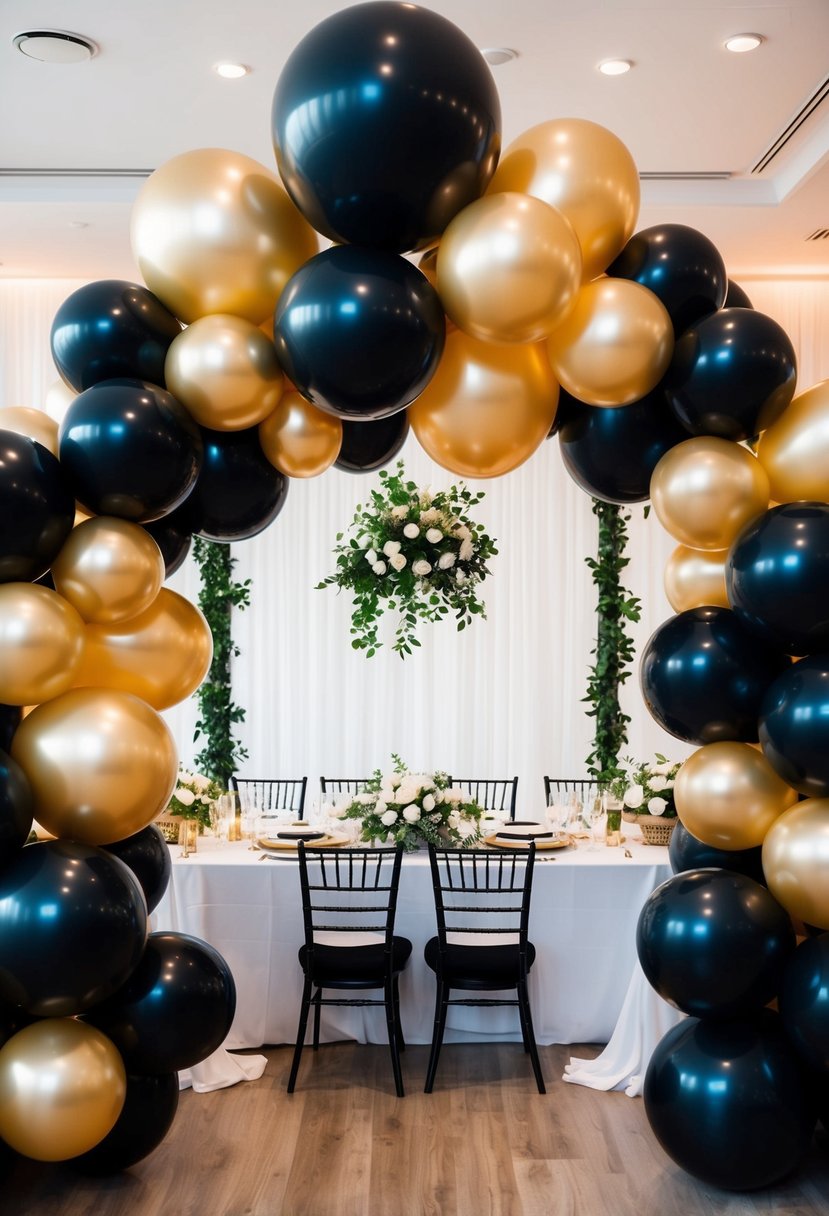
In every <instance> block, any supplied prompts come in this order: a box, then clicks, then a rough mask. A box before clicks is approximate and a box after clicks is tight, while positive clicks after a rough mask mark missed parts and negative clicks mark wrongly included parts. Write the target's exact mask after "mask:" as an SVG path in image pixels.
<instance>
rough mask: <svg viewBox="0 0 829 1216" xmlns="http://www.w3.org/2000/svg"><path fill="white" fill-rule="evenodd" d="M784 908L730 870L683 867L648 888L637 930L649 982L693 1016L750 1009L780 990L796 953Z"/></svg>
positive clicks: (717, 1015) (727, 1014)
mask: <svg viewBox="0 0 829 1216" xmlns="http://www.w3.org/2000/svg"><path fill="white" fill-rule="evenodd" d="M794 948H795V936H794V929H793V928H792V922H791V919H790V918H789V915H788V913H787V912H786V911H785V910H784V909H783V908H781V906H780V904H779V903H778V902H777V900H776V899H774V897H773V896H772V895H770V894H769V892H768V891H767V890H766V888H765V887H762V886H760V884H759V883H756V882H754V881H753V879H751V878H746V876H745V875H744V874H737V873H735V872H734V871H733V870H717V869H708V870H688V871H685V872H684V873H680V874H675V875H674V876H673V878H669V879H668V880H667V881H666V882H663V883H662V884H661V885H660V886H658V887H657V888H656V890H655V891H652V892H651V894H650V895H649V896H648V898H647V899H646V900H645V904H644V906H643V908H642V911H641V912H640V914H639V922H638V925H637V929H636V949H637V951H638V954H639V962H640V963H641V964H642V970H643V971H644V973H645V975H646V977H647V979H648V982H649V983H650V984H651V985H652V986H653V987H654V988H655V989H656V991H657V992H658V993H659V995H660V996H661V997H663V998H664V1000H666V1001H669V1002H670V1003H671V1004H672V1005H675V1006H676V1008H677V1009H681V1010H682V1011H683V1013H690V1014H692V1015H693V1016H694V1017H700V1018H703V1017H714V1018H733V1017H739V1016H742V1015H745V1014H750V1013H753V1012H754V1011H755V1010H756V1009H762V1007H763V1006H764V1005H765V1004H767V1003H768V1002H769V1001H770V1000H772V999H773V998H774V997H775V996H776V995H777V992H778V989H779V987H780V981H781V978H782V975H783V968H784V967H785V965H786V963H787V961H788V960H789V958H790V957H791V955H792V954H793V953H794Z"/></svg>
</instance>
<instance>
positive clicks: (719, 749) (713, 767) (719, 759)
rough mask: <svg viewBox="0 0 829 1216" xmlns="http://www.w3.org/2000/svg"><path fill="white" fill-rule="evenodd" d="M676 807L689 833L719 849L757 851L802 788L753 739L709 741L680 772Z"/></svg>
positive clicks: (675, 791)
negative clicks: (784, 777) (791, 782)
mask: <svg viewBox="0 0 829 1216" xmlns="http://www.w3.org/2000/svg"><path fill="white" fill-rule="evenodd" d="M674 797H675V800H676V811H677V814H678V815H679V818H680V819H681V820H682V822H683V823H684V824H685V826H686V828H687V829H688V831H689V832H690V833H691V834H692V835H693V836H696V838H697V839H698V840H701V841H703V843H704V844H710V845H712V846H713V847H715V848H718V849H754V848H756V847H757V846H758V845H761V844H762V843H763V839H764V838H765V835H766V833H767V832H768V830H769V828H770V827H771V826H772V824H773V823H774V822H775V820H776V819H777V818H778V817H779V816H780V815H782V814H783V812H784V811H785V810H786V809H787V808H788V807H790V806H792V805H793V803H795V802H797V790H793V789H792V788H791V786H788V785H786V783H785V781H783V780H781V778H780V777H778V775H777V773H776V772H775V771H774V769H773V768H772V767H771V765H770V764H769V762H768V760H767V759H766V758H765V756H764V755H763V754H762V752H758V751H757V750H756V749H755V748H753V747H750V746H749V744H748V743H732V742H721V743H709V744H707V745H706V746H705V747H701V748H700V749H699V751H696V752H694V753H693V755H691V756H689V757H688V759H687V760H686V761H685V763H684V764H683V766H682V768H681V769H680V770H679V772H678V773H677V777H676V786H675V788H674Z"/></svg>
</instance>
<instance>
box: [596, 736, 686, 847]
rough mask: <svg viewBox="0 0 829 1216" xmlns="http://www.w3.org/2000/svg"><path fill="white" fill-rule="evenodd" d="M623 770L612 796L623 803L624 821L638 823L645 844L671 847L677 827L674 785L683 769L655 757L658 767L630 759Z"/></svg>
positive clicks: (654, 764)
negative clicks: (669, 845)
mask: <svg viewBox="0 0 829 1216" xmlns="http://www.w3.org/2000/svg"><path fill="white" fill-rule="evenodd" d="M623 764H624V766H625V767H624V770H623V773H622V775H621V776H620V777H617V778H616V780H615V781H614V782H613V783H612V784H611V787H610V792H611V794H612V795H614V796H615V797H617V798H620V799H621V801H622V806H623V811H622V817H623V818H624V819H626V820H627V821H628V822H629V823H638V824H639V827H640V828H641V830H642V838H643V840H644V841H645V844H668V843H669V842H670V839H671V834H672V832H673V830H674V828H675V826H676V823H677V815H676V806H675V804H674V782H675V780H676V775H677V773H678V772H679V770H680V768H681V764H680V763H679V762H676V763H673V762H671V761H670V760H668V759H667V758H666V757H665V756H662V755H660V754H659V752H657V753H656V756H655V763H653V762H651V761H644V762H642V763H639V764H636V763H635V762H634V761H633V760H631V759H630V757H626V758H625V760H624V761H623Z"/></svg>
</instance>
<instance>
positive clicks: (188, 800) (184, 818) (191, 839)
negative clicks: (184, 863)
mask: <svg viewBox="0 0 829 1216" xmlns="http://www.w3.org/2000/svg"><path fill="white" fill-rule="evenodd" d="M224 792H225V791H224V790H223V789H222V787H221V785H220V784H219V782H218V781H214V780H213V779H212V778H211V777H205V776H204V775H203V774H202V773H191V772H188V771H187V769H179V773H178V778H177V780H176V788H175V789H174V790H173V793H172V795H171V797H170V801H169V802H168V803H167V806H166V807H165V809H164V811H162V813H161V814H160V815H159V816H158V818H157V819H156V824H157V825H158V827H159V828H160V829H161V833H162V835H163V836H164V839H165V840H166V841H167V842H168V843H169V844H173V843H178V844H180V845H181V847H182V849H183V850H184V853H185V856H186V855H187V853H189V852H193V851H194V850H195V849H196V846H197V843H198V837H199V833H200V832H203V831H204V829H205V828H209V827H210V826H211V819H210V810H211V807H212V806H213V803H214V802H215V801H216V799H217V798H218V797H219V796H220V795H221V794H223V793H224Z"/></svg>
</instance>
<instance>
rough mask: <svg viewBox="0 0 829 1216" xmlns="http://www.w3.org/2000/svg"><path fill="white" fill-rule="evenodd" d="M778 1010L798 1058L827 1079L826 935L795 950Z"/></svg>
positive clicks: (828, 996)
mask: <svg viewBox="0 0 829 1216" xmlns="http://www.w3.org/2000/svg"><path fill="white" fill-rule="evenodd" d="M779 1008H780V1017H781V1018H782V1020H783V1025H784V1026H785V1028H786V1033H787V1034H788V1036H789V1038H790V1039H791V1041H792V1043H793V1044H794V1047H795V1050H796V1051H797V1053H798V1055H799V1056H800V1057H801V1059H802V1060H803V1061H804V1063H805V1064H807V1065H808V1066H809V1067H810V1068H816V1069H817V1070H818V1071H819V1072H821V1073H823V1074H824V1075H825V1076H827V1077H829V933H821V934H820V936H819V937H812V938H810V939H809V940H808V941H805V942H802V943H801V945H799V946H798V948H797V950H796V951H795V954H794V957H793V958H792V959H790V961H789V964H788V966H787V967H786V971H785V974H784V976H783V984H782V987H781V989H780V1000H779Z"/></svg>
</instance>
